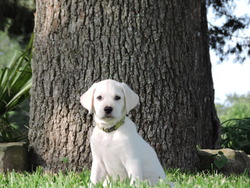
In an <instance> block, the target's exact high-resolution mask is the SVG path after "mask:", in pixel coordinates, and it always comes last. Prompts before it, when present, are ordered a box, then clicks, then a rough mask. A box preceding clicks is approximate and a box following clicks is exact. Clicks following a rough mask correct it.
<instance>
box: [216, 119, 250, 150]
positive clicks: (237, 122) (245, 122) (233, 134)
mask: <svg viewBox="0 0 250 188" xmlns="http://www.w3.org/2000/svg"><path fill="white" fill-rule="evenodd" d="M221 144H222V146H223V147H225V148H232V149H236V150H243V151H245V152H246V153H247V154H250V118H242V119H229V120H227V121H225V122H223V123H222V127H221Z"/></svg>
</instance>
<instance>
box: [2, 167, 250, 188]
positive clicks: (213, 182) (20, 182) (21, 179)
mask: <svg viewBox="0 0 250 188" xmlns="http://www.w3.org/2000/svg"><path fill="white" fill-rule="evenodd" d="M166 174H167V180H168V181H170V182H174V184H175V187H176V188H178V187H185V188H189V187H190V188H194V187H201V188H203V187H209V188H210V187H211V188H221V187H225V188H245V187H246V188H248V187H250V178H249V176H248V174H243V175H231V176H224V175H222V174H216V173H215V174H206V173H202V172H201V173H183V172H180V171H179V170H169V171H167V172H166ZM89 176H90V172H89V171H83V172H80V173H76V172H66V173H63V172H59V173H56V174H52V173H45V172H43V170H42V169H38V170H37V171H36V172H34V173H27V172H25V173H17V172H7V173H0V187H6V188H16V187H18V188H40V187H41V188H43V187H44V188H77V187H88V185H89V183H90V180H89ZM95 187H97V188H99V187H103V186H102V185H101V184H98V185H96V186H95ZM108 187H119V188H126V187H131V186H130V185H129V181H128V180H127V181H123V182H120V181H116V182H111V183H110V185H109V186H108ZM134 187H135V186H134ZM136 187H141V188H147V187H150V186H148V185H147V184H146V183H141V184H139V185H136ZM156 187H161V188H165V187H169V186H168V184H166V183H165V182H161V183H159V185H157V186H156Z"/></svg>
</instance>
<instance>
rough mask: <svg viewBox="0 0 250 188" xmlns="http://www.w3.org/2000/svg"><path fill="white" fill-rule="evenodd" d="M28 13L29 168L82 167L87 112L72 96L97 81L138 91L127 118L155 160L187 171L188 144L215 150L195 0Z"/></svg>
mask: <svg viewBox="0 0 250 188" xmlns="http://www.w3.org/2000/svg"><path fill="white" fill-rule="evenodd" d="M36 10H37V12H36V19H35V42H34V49H35V51H34V60H33V65H32V66H33V88H32V99H31V108H30V131H29V140H30V149H31V151H32V152H31V153H32V163H33V166H37V165H40V166H44V167H45V168H47V169H50V170H54V171H57V170H59V169H64V168H67V169H71V170H81V169H82V168H85V167H89V165H90V163H91V152H90V147H89V137H90V135H91V131H92V117H91V116H88V115H87V111H86V110H84V109H83V107H82V106H81V105H80V103H79V99H80V96H81V94H83V93H84V92H85V91H86V90H87V89H88V88H89V87H90V86H91V85H92V84H93V83H94V82H96V81H100V80H103V79H107V78H112V79H115V80H118V81H123V82H125V83H127V84H128V85H130V86H131V88H132V89H133V90H134V91H135V92H136V93H138V95H139V96H140V105H139V106H138V107H137V108H136V109H135V110H134V111H132V112H131V114H130V116H131V118H132V120H133V121H134V122H135V123H136V124H137V125H138V131H139V133H140V134H141V135H142V136H143V137H144V138H145V139H146V140H147V141H148V142H149V143H150V144H151V145H152V146H153V147H154V148H155V149H156V151H157V154H158V156H159V158H160V160H161V162H162V164H163V166H164V167H175V168H182V169H194V168H196V167H197V164H198V162H199V161H198V157H197V155H196V146H197V145H199V146H200V147H202V148H215V147H217V145H218V143H217V141H218V138H219V121H218V119H217V115H216V111H215V108H214V91H213V82H212V76H211V64H210V59H209V47H208V33H207V25H206V24H207V21H206V7H205V0H202V1H198V0H197V1H179V0H178V1H170V0H158V1H153V0H147V1H139V0H138V1H137V0H136V1H129V0H128V1H127V0H125V1H118V0H104V1H95V0H89V1H78V0H72V1H66V0H60V1H58V0H44V1H37V5H36Z"/></svg>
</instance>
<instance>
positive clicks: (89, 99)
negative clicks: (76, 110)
mask: <svg viewBox="0 0 250 188" xmlns="http://www.w3.org/2000/svg"><path fill="white" fill-rule="evenodd" d="M95 90H96V83H95V84H93V85H92V86H91V87H90V88H89V89H88V91H86V92H85V93H84V94H83V95H82V96H81V98H80V102H81V104H82V105H83V107H84V108H86V109H87V110H88V111H89V114H92V112H93V108H94V104H93V103H94V93H95Z"/></svg>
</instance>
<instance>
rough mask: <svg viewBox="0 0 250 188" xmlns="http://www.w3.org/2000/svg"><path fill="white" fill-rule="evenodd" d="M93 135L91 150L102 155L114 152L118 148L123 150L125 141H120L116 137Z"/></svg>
mask: <svg viewBox="0 0 250 188" xmlns="http://www.w3.org/2000/svg"><path fill="white" fill-rule="evenodd" d="M105 134H106V133H105ZM105 134H104V135H92V138H91V149H92V150H94V151H95V152H98V153H99V154H101V153H103V152H104V153H107V152H113V151H116V152H117V149H118V148H120V149H121V148H122V147H124V146H123V141H122V140H120V139H117V137H116V136H114V135H111V134H109V135H105Z"/></svg>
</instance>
